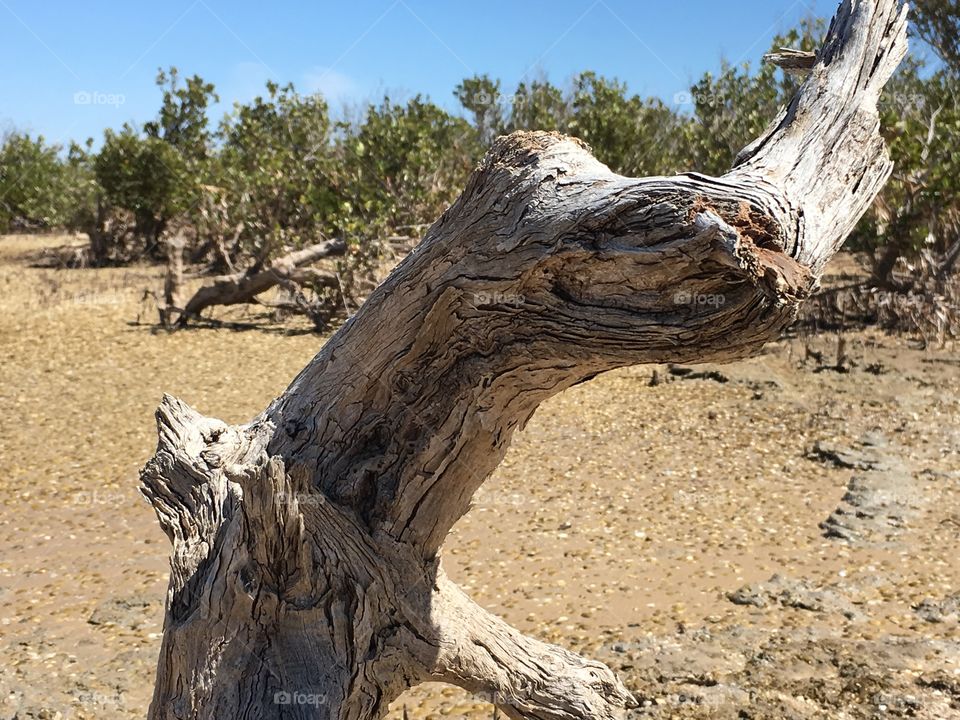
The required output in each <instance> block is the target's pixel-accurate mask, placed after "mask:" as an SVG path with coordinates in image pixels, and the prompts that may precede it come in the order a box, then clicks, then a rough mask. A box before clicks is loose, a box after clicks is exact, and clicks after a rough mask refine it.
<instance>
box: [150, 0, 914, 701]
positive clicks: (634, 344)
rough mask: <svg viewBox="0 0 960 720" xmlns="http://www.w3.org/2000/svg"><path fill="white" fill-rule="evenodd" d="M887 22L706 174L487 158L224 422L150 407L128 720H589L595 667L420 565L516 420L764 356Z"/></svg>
mask: <svg viewBox="0 0 960 720" xmlns="http://www.w3.org/2000/svg"><path fill="white" fill-rule="evenodd" d="M905 50H906V15H905V11H903V10H902V9H901V8H900V6H899V3H898V2H897V0H845V2H844V3H843V4H842V6H841V7H840V10H839V13H838V15H837V17H836V18H835V19H834V22H833V24H832V26H831V29H830V32H829V35H828V38H827V41H826V44H825V46H824V47H823V48H822V50H821V52H820V53H819V55H818V59H817V63H816V65H815V67H814V68H813V70H812V72H811V75H810V78H809V79H808V80H807V82H806V83H805V85H804V87H803V88H802V90H801V91H800V93H799V94H798V95H797V97H796V98H795V99H794V100H793V101H792V102H791V104H790V106H789V107H788V108H787V109H786V110H785V111H784V112H783V114H782V115H781V117H780V118H779V119H778V120H777V121H776V122H775V123H774V124H773V125H772V126H771V127H770V129H769V130H768V131H767V132H766V134H765V135H764V136H763V137H762V138H760V139H759V140H758V141H757V142H756V143H754V144H753V145H751V146H750V147H749V148H747V149H746V150H745V151H744V152H743V153H741V156H740V158H738V164H737V166H736V167H735V168H734V169H733V170H732V171H731V172H729V173H728V174H727V175H725V176H723V177H720V178H713V177H706V176H703V175H696V174H687V175H682V176H679V177H674V178H646V179H630V178H625V177H620V176H618V175H615V174H613V173H612V172H610V170H608V169H607V168H606V167H605V166H603V165H602V164H600V163H599V162H598V161H597V160H595V159H594V158H593V157H592V156H591V155H590V153H589V152H588V150H587V149H586V148H585V147H584V146H583V144H582V143H580V142H579V141H577V140H575V139H572V138H567V137H563V136H561V135H557V134H553V133H516V134H514V135H511V136H509V137H506V138H501V139H500V140H498V141H497V143H496V145H495V147H494V148H493V149H492V150H491V152H490V153H489V155H488V156H487V158H486V159H485V160H484V162H483V163H482V165H481V167H479V168H478V169H477V171H476V172H475V173H474V174H473V176H472V177H471V179H470V180H469V182H468V184H467V187H466V188H465V189H464V191H463V194H462V195H461V197H460V198H459V199H458V200H457V202H456V203H455V204H454V205H453V206H452V207H451V208H450V209H449V210H448V211H447V212H446V213H444V215H443V216H442V217H441V218H440V219H439V220H438V221H437V222H436V223H435V224H434V225H433V227H431V228H430V230H429V231H428V233H427V235H426V237H425V238H424V240H423V242H421V244H420V245H419V246H418V247H417V248H416V250H414V251H413V252H412V253H411V254H410V255H409V256H408V257H407V258H406V259H405V260H404V261H403V262H402V263H401V264H400V265H399V266H398V268H397V269H396V270H395V271H394V272H393V274H392V275H391V276H390V277H389V278H388V279H387V280H386V281H385V282H384V284H383V285H382V286H381V287H380V288H378V289H377V290H376V291H375V292H374V293H373V294H372V296H371V297H370V298H369V300H368V301H367V302H366V303H365V304H364V306H363V307H362V308H361V309H360V310H359V312H358V313H357V314H356V315H355V316H354V317H353V318H352V319H351V320H350V321H349V322H347V323H346V325H344V327H343V328H342V329H341V330H340V331H339V332H338V333H337V334H336V335H334V336H333V337H332V338H331V339H330V340H329V341H328V342H327V343H326V345H325V346H324V347H323V349H322V350H321V351H320V353H319V354H318V355H317V356H316V358H314V360H313V361H312V362H311V363H310V364H309V365H308V366H307V367H306V368H305V369H304V370H303V371H302V372H301V373H300V375H299V376H298V377H297V378H296V379H295V380H294V381H293V383H292V384H291V385H290V387H289V388H288V389H287V391H286V392H285V393H284V394H283V395H282V396H281V397H280V398H278V399H277V400H276V401H275V402H274V403H273V404H271V405H270V407H269V408H267V410H265V411H264V412H263V413H262V414H261V415H260V416H259V417H257V418H256V419H254V420H253V421H252V422H250V423H249V424H247V425H242V426H228V425H226V424H225V423H223V422H221V421H219V420H215V419H211V418H206V417H203V416H201V415H199V414H198V413H196V412H195V411H193V410H191V409H190V408H189V407H187V406H186V405H184V404H183V403H181V402H180V401H178V400H175V399H173V398H170V397H167V398H165V399H164V401H163V403H162V405H161V407H160V409H159V411H158V415H157V417H158V421H159V432H160V443H159V447H158V450H157V454H156V456H155V457H154V458H153V459H152V460H151V461H150V463H149V464H148V465H147V467H146V468H145V469H144V471H143V477H142V480H143V490H144V493H145V494H146V496H147V497H148V498H149V500H150V501H151V502H152V504H153V506H154V507H155V508H156V511H157V515H158V517H159V519H160V522H161V524H162V526H163V528H164V530H165V531H166V533H167V535H168V536H169V537H170V539H171V541H172V543H173V551H172V557H171V577H170V588H169V593H168V597H167V612H166V620H165V627H164V636H163V646H162V648H161V652H160V661H159V668H158V672H157V682H156V690H155V695H154V700H153V704H152V707H151V711H150V717H151V718H153V719H155V720H158V719H160V718H321V719H330V720H333V719H336V720H346V719H348V718H349V719H355V720H368V719H370V718H378V717H381V716H382V715H383V713H384V712H385V710H386V708H387V705H388V703H390V702H391V701H392V700H394V699H395V698H396V697H397V696H398V695H399V694H400V693H401V692H402V691H403V690H405V689H406V688H408V687H410V686H412V685H415V684H417V683H420V682H422V681H426V680H443V681H448V682H451V683H454V684H457V685H460V686H461V687H464V688H466V689H467V690H470V691H472V692H477V693H483V696H484V697H487V698H490V699H491V700H492V701H493V702H495V703H496V704H497V705H498V706H499V707H500V708H501V709H502V711H503V712H504V713H505V714H506V715H507V716H509V717H511V718H530V719H533V718H536V719H538V720H561V719H563V720H572V719H579V718H593V719H596V718H600V719H602V718H612V717H616V716H618V714H620V713H621V712H622V710H623V708H625V707H628V706H629V705H630V704H631V702H632V699H631V697H630V694H629V693H628V692H627V690H626V688H625V687H624V686H623V685H622V684H621V683H620V681H619V680H617V678H616V677H615V676H614V674H613V673H612V672H611V671H610V670H609V669H607V668H606V667H604V666H603V665H600V664H599V663H596V662H592V661H590V660H586V659H583V658H581V657H579V656H577V655H575V654H573V653H571V652H568V651H566V650H563V649H561V648H558V647H554V646H550V645H547V644H545V643H542V642H539V641H537V640H534V639H531V638H529V637H525V636H524V635H522V634H520V633H519V632H517V631H516V630H514V629H513V628H511V627H509V626H508V625H506V624H505V623H504V622H503V621H501V620H499V619H497V618H495V617H493V616H492V615H490V614H489V613H487V612H486V611H485V610H483V609H482V608H480V607H479V606H477V605H476V604H474V603H473V602H472V601H471V600H469V599H468V598H467V597H466V596H465V595H464V594H463V593H462V592H461V591H460V590H459V589H458V588H457V587H456V586H455V585H454V584H453V583H451V582H450V581H449V580H448V579H447V578H446V576H445V575H444V573H443V570H442V567H441V562H440V550H441V546H442V544H443V541H444V538H445V537H446V535H447V533H448V531H449V530H450V528H451V527H452V525H453V524H454V523H455V522H456V521H457V519H458V518H459V517H460V516H462V515H463V514H464V513H465V512H466V511H467V509H468V507H469V505H470V501H471V497H472V496H473V494H474V492H475V491H476V490H477V488H478V487H479V486H480V484H481V483H482V482H483V481H484V479H485V478H486V477H487V476H488V475H489V474H490V473H491V472H492V471H493V469H494V468H495V467H496V466H497V464H498V463H499V462H500V460H501V459H502V457H503V455H504V453H505V451H506V449H507V445H508V444H509V442H510V439H511V437H512V435H513V433H514V432H515V431H516V430H517V429H518V428H520V427H522V426H523V425H524V423H525V422H526V421H527V420H528V419H529V418H530V416H531V415H532V414H533V412H534V411H535V410H536V408H537V406H538V405H539V404H540V403H541V402H542V401H543V400H544V399H546V398H548V397H550V396H551V395H553V394H555V393H557V392H560V391H562V390H563V389H565V388H568V387H570V386H571V385H573V384H575V383H578V382H581V381H583V380H585V379H588V378H590V377H593V376H595V375H596V374H598V373H601V372H604V371H607V370H611V369H613V368H617V367H622V366H626V365H631V364H635V363H646V362H657V363H659V362H684V363H689V362H697V361H727V360H734V359H736V358H742V357H745V356H748V355H750V354H752V353H755V352H756V351H757V350H759V349H760V347H761V346H762V345H763V344H764V342H766V341H768V340H770V339H771V338H775V337H776V336H777V335H778V334H779V333H780V331H781V330H782V329H783V328H784V327H786V326H787V325H789V324H790V323H791V322H792V321H793V319H794V318H795V316H796V314H797V310H798V308H799V305H800V304H801V302H802V301H803V299H804V298H806V297H807V296H808V295H809V294H810V292H811V291H812V290H813V289H814V288H815V286H816V284H817V280H818V277H819V276H820V274H821V271H822V269H823V267H824V265H825V263H826V262H827V260H828V259H829V258H830V257H831V255H833V253H834V252H835V251H836V250H837V249H838V248H839V247H840V245H841V243H842V242H843V240H844V238H845V237H846V236H847V234H848V233H849V232H850V230H851V229H852V228H853V226H854V224H855V223H856V222H857V220H858V219H859V218H860V217H861V215H862V214H863V213H864V211H865V210H866V209H867V207H868V206H869V204H870V203H871V201H872V200H873V198H874V196H875V194H876V193H877V192H878V190H879V189H880V188H881V186H882V185H883V183H884V182H885V181H886V179H887V177H888V175H889V172H890V169H891V166H890V162H889V159H888V157H887V154H886V151H885V148H884V144H883V141H882V139H881V137H880V135H879V132H878V130H879V121H878V117H877V112H876V103H877V99H878V97H879V94H880V91H881V89H882V87H883V85H884V83H885V82H886V81H887V79H888V78H889V76H890V75H891V73H892V72H893V71H894V69H895V68H896V66H897V65H898V63H899V62H900V60H901V59H902V57H903V55H904V53H905Z"/></svg>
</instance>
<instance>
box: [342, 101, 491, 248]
mask: <svg viewBox="0 0 960 720" xmlns="http://www.w3.org/2000/svg"><path fill="white" fill-rule="evenodd" d="M341 130H342V139H341V141H340V143H339V150H340V152H341V153H342V155H343V163H344V173H345V177H344V178H343V182H342V184H341V197H342V198H343V204H342V206H341V210H342V212H341V214H340V217H339V224H340V226H341V228H342V230H344V231H345V232H346V233H347V235H348V236H353V237H356V236H360V237H364V236H366V237H369V236H370V234H371V230H372V231H373V232H374V233H376V232H378V231H379V232H383V231H387V230H388V229H390V228H393V229H396V228H409V227H411V226H418V225H423V224H427V223H430V222H432V221H433V220H435V219H436V218H437V216H439V215H440V213H441V212H443V210H444V209H445V208H446V207H447V206H448V205H449V204H450V203H452V202H453V200H454V199H456V196H457V195H458V194H459V192H460V190H461V189H462V187H463V183H464V182H465V181H466V178H467V176H468V175H469V173H470V171H471V169H472V168H473V166H474V162H475V158H476V155H477V154H478V146H477V137H476V132H475V130H474V129H473V128H472V127H471V126H470V125H469V124H468V123H467V122H466V121H465V120H463V119H462V118H458V117H454V116H453V115H450V114H449V113H447V112H446V111H444V110H443V109H441V108H440V107H438V106H436V105H434V104H433V103H430V102H428V101H426V100H424V99H423V98H422V97H420V96H417V97H415V98H413V99H412V100H410V101H409V102H408V103H407V104H406V105H398V104H395V103H393V102H391V101H390V99H389V98H385V99H384V100H383V102H382V103H380V104H379V105H371V106H370V107H369V108H368V109H367V113H366V117H365V118H364V120H363V122H362V123H361V124H360V125H359V126H358V127H355V128H354V127H350V126H342V127H341Z"/></svg>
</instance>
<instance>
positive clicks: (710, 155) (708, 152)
mask: <svg viewBox="0 0 960 720" xmlns="http://www.w3.org/2000/svg"><path fill="white" fill-rule="evenodd" d="M823 31H824V25H823V23H822V22H821V21H817V20H806V21H804V22H803V23H802V24H801V26H800V27H799V28H797V29H795V30H791V31H790V32H788V33H787V34H785V35H781V36H777V37H776V38H775V39H774V41H773V44H772V45H771V50H777V49H780V48H783V47H789V48H797V49H800V50H807V51H810V50H815V49H816V48H817V47H819V45H820V42H821V38H822V35H823ZM797 87H798V82H797V80H796V79H794V78H793V77H791V76H789V75H786V74H784V73H782V72H780V71H779V70H777V69H776V68H775V67H774V66H773V65H769V64H765V65H762V66H761V67H760V69H759V70H757V71H756V72H755V73H753V72H751V69H750V65H749V63H744V64H742V65H731V64H730V63H729V62H727V61H723V63H722V65H721V69H720V73H719V74H718V75H716V76H714V75H713V74H711V73H706V74H705V75H704V76H703V77H702V78H701V79H700V80H699V81H698V82H697V83H696V84H695V85H694V86H693V87H692V88H691V89H690V96H689V99H690V100H691V101H692V103H693V108H694V122H693V123H691V124H689V125H688V126H687V127H688V137H687V142H688V144H689V150H690V152H691V154H692V156H693V159H694V165H695V167H696V168H697V169H698V170H699V171H701V172H706V173H710V174H714V175H719V174H721V173H723V172H726V171H727V170H729V169H730V167H731V166H732V165H733V161H734V159H735V158H736V156H737V153H738V152H740V150H742V149H743V148H744V147H746V146H747V145H748V144H749V143H750V142H751V141H753V140H754V139H755V138H756V137H758V136H759V135H760V134H761V133H762V132H763V131H764V130H765V129H766V128H767V126H768V125H769V124H770V122H772V121H773V119H774V118H775V117H776V115H777V112H778V111H779V109H780V108H781V107H782V106H784V105H785V104H786V103H787V102H788V101H789V100H790V98H791V97H792V96H793V94H794V93H795V92H796V90H797Z"/></svg>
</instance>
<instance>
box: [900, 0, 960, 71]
mask: <svg viewBox="0 0 960 720" xmlns="http://www.w3.org/2000/svg"><path fill="white" fill-rule="evenodd" d="M910 5H911V6H912V7H911V11H912V13H913V14H912V18H913V25H914V30H915V31H916V33H917V35H919V36H920V37H921V38H922V39H923V40H924V41H925V42H926V43H927V44H928V45H930V47H931V48H933V50H934V52H936V53H937V55H939V57H940V59H941V60H943V62H944V63H945V64H946V65H947V66H948V67H949V68H950V71H951V72H952V73H953V74H957V73H958V72H960V2H958V0H914V2H912V3H910Z"/></svg>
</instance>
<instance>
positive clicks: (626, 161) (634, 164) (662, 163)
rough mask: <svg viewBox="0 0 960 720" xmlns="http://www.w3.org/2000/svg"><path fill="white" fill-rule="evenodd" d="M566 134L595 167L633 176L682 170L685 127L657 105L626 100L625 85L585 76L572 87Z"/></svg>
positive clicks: (632, 98) (635, 98) (685, 159)
mask: <svg viewBox="0 0 960 720" xmlns="http://www.w3.org/2000/svg"><path fill="white" fill-rule="evenodd" d="M568 117H569V121H568V122H567V125H566V128H565V129H566V131H567V132H570V133H572V134H573V135H576V136H578V137H580V138H582V139H583V140H585V141H586V142H587V143H588V144H589V145H590V146H591V147H592V148H593V151H594V153H595V154H596V156H597V159H599V160H600V161H601V162H604V163H606V164H607V165H609V166H610V167H612V168H614V169H615V170H617V171H618V172H620V173H623V174H625V175H633V176H644V175H665V174H670V173H675V172H679V171H680V170H683V169H687V168H685V167H684V165H686V164H687V162H688V161H689V157H688V156H687V154H686V152H685V150H686V149H685V148H684V147H682V138H683V132H684V130H685V126H686V125H687V121H686V119H685V118H683V117H680V116H679V115H677V114H676V113H674V112H673V111H672V110H671V109H670V108H669V107H667V106H666V105H665V104H664V103H663V102H662V101H660V100H656V99H651V100H643V99H641V98H640V97H639V96H637V95H632V96H628V95H627V88H626V85H625V84H623V83H622V82H620V81H618V80H608V79H606V78H603V77H601V76H599V75H597V74H596V73H593V72H585V73H582V74H581V75H579V76H578V77H577V78H576V80H575V81H574V90H573V96H572V98H571V101H570V110H569V112H568Z"/></svg>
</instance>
